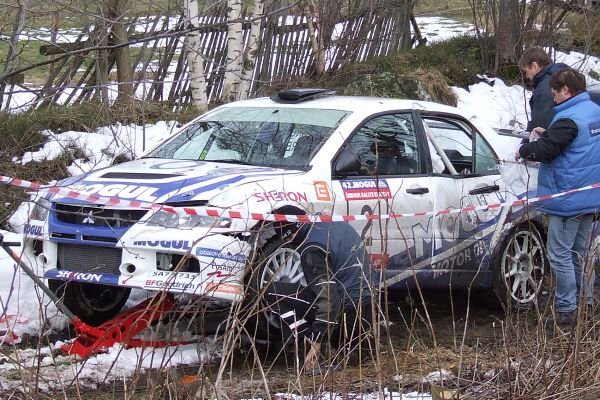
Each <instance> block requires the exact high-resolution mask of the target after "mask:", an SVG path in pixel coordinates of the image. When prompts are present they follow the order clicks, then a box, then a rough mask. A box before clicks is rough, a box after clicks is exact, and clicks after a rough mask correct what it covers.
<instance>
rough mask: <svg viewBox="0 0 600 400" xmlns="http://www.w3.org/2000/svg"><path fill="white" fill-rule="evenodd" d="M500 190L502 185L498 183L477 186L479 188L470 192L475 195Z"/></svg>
mask: <svg viewBox="0 0 600 400" xmlns="http://www.w3.org/2000/svg"><path fill="white" fill-rule="evenodd" d="M498 190H500V186H498V185H489V186H484V187H480V188H477V189H473V190H470V191H469V194H471V195H474V194H485V193H493V192H497V191H498Z"/></svg>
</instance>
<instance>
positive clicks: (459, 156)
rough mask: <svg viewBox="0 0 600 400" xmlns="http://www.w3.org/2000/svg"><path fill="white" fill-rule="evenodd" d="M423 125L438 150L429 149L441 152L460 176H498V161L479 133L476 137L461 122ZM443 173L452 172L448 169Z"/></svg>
mask: <svg viewBox="0 0 600 400" xmlns="http://www.w3.org/2000/svg"><path fill="white" fill-rule="evenodd" d="M423 122H424V125H425V129H426V130H427V135H428V138H429V141H430V142H435V146H432V143H429V145H430V146H432V147H435V148H438V149H441V150H442V151H443V152H444V154H445V155H446V157H447V158H448V161H449V162H450V164H452V167H454V169H455V170H456V172H457V173H458V174H461V175H468V174H481V175H486V174H490V173H496V172H497V168H496V166H497V165H498V157H497V156H496V154H495V153H494V150H493V149H492V148H491V146H490V145H489V144H488V143H487V142H486V141H485V139H484V138H483V136H481V134H480V133H479V132H477V131H475V134H473V133H472V129H471V127H470V126H467V125H466V124H465V123H464V122H461V121H459V120H451V119H447V118H423ZM473 142H474V143H473ZM473 149H475V155H473ZM432 151H435V150H432ZM436 154H437V153H436ZM432 160H433V156H432ZM443 173H452V171H449V168H446V169H444V171H443Z"/></svg>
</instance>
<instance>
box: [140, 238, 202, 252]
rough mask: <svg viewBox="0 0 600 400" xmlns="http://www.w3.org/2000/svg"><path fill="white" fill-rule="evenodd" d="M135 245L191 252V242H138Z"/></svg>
mask: <svg viewBox="0 0 600 400" xmlns="http://www.w3.org/2000/svg"><path fill="white" fill-rule="evenodd" d="M133 245H134V246H141V247H142V246H143V247H160V248H163V249H175V250H189V249H190V248H191V247H190V241H189V240H136V241H134V242H133Z"/></svg>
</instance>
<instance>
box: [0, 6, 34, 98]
mask: <svg viewBox="0 0 600 400" xmlns="http://www.w3.org/2000/svg"><path fill="white" fill-rule="evenodd" d="M28 8H29V0H23V4H21V7H19V14H18V15H17V18H16V20H15V24H14V29H13V34H12V36H11V38H10V45H9V48H8V54H7V56H6V64H5V65H4V75H5V76H6V75H7V74H8V73H10V72H11V71H12V67H13V63H14V61H15V58H16V57H17V54H18V51H17V45H18V43H19V36H20V35H21V31H23V25H25V14H26V13H27V9H28ZM5 89H6V81H5V80H2V81H0V109H1V108H2V104H3V100H4V90H5ZM10 98H11V96H10V94H9V96H8V100H7V107H6V108H9V107H10V104H9V103H10Z"/></svg>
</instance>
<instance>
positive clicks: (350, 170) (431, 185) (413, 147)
mask: <svg viewBox="0 0 600 400" xmlns="http://www.w3.org/2000/svg"><path fill="white" fill-rule="evenodd" d="M517 144H518V139H516V138H513V137H506V136H500V135H498V134H497V133H496V132H495V131H494V130H492V129H489V128H486V127H483V126H475V125H474V124H473V123H472V122H470V121H469V120H468V119H467V118H466V117H465V116H463V115H462V114H461V113H460V112H459V111H458V110H457V109H456V108H453V107H448V106H444V105H440V104H435V103H428V102H421V101H411V100H395V99H383V98H367V97H342V96H335V95H332V93H330V92H328V91H326V90H321V89H302V90H300V89H298V90H289V91H285V92H280V93H279V94H278V95H275V96H273V97H272V98H260V99H254V100H247V101H239V102H234V103H231V104H226V105H223V106H221V107H218V108H216V109H214V110H212V111H210V112H208V113H206V114H204V115H202V116H200V117H199V118H197V119H195V120H194V121H192V122H190V123H189V124H187V125H186V126H184V127H183V128H182V129H181V131H179V132H178V133H176V134H174V135H173V136H171V137H169V138H168V139H166V140H165V141H164V142H163V143H161V144H160V145H159V146H157V147H156V148H154V149H152V150H151V151H150V152H148V153H147V154H146V155H145V156H144V157H142V158H140V159H137V160H134V161H130V162H126V163H123V164H120V165H115V166H111V167H108V168H104V169H100V170H96V171H92V172H90V173H87V174H84V175H81V176H77V177H73V178H70V179H67V180H65V181H62V182H60V186H63V187H68V188H69V189H70V190H72V191H77V192H79V193H80V194H81V195H80V196H78V197H75V196H62V195H54V196H50V195H45V196H43V197H40V198H38V200H37V205H36V207H35V208H34V209H33V212H32V214H31V217H30V222H29V224H28V225H27V226H26V228H25V236H26V239H27V240H26V241H27V243H28V245H29V246H30V247H31V250H32V251H33V252H34V254H35V255H36V260H37V262H38V264H39V265H38V266H39V267H40V268H42V269H43V271H44V274H45V277H46V278H48V279H49V284H50V286H51V288H52V289H53V290H54V291H55V292H56V293H58V294H59V295H60V296H64V297H63V298H64V301H65V303H66V305H67V306H68V307H69V308H70V309H71V310H72V311H73V312H74V313H75V314H77V315H78V316H79V317H80V318H81V319H82V320H83V321H84V322H87V323H91V324H98V323H100V322H103V321H105V320H107V319H109V318H111V317H112V316H114V315H115V314H116V313H117V312H118V311H119V310H120V309H121V307H122V306H123V305H124V303H125V301H126V300H127V298H128V296H129V293H130V290H131V288H142V289H149V290H156V291H169V292H174V293H185V294H190V295H197V296H201V297H204V298H206V299H209V300H210V299H213V300H214V299H216V300H225V301H231V302H237V301H240V300H241V299H243V298H244V293H245V282H248V278H247V277H248V276H249V275H251V274H256V273H257V272H256V271H260V274H263V275H262V276H261V280H259V281H261V282H263V281H266V279H267V278H269V279H271V278H273V279H280V280H288V281H291V282H302V280H303V275H302V269H301V268H299V258H298V257H297V254H296V255H294V249H293V248H289V246H287V247H283V248H280V249H276V250H273V246H268V245H269V243H272V242H273V241H276V240H280V239H281V238H278V237H277V230H276V229H274V228H276V227H277V224H278V222H277V221H272V222H269V221H264V220H262V217H260V215H264V214H278V213H280V210H282V209H283V210H285V214H307V215H311V216H312V215H354V216H356V215H386V214H391V213H395V214H400V215H396V217H395V218H365V219H362V220H358V221H354V222H349V223H351V224H352V226H353V227H354V228H355V229H356V231H357V232H358V233H359V234H360V235H361V237H362V238H363V239H364V242H365V244H366V246H367V248H368V250H369V252H370V255H371V264H372V268H378V269H380V270H381V272H382V274H381V275H382V277H383V278H382V285H384V286H385V287H387V288H412V287H415V285H416V284H417V283H418V285H419V286H420V288H448V287H449V285H452V288H474V289H477V288H479V289H490V290H491V289H495V291H496V292H497V293H500V294H501V295H503V296H506V299H508V300H509V301H510V302H511V303H512V304H516V305H527V304H530V303H532V302H533V301H534V300H535V298H536V295H537V293H538V291H539V288H540V285H541V282H542V278H543V276H544V274H545V272H546V270H547V265H546V257H545V248H544V245H543V239H542V231H543V228H542V225H541V224H540V223H539V222H538V220H537V219H536V218H535V217H533V216H532V215H531V213H529V212H526V211H527V210H526V209H524V208H523V207H502V206H497V205H498V204H500V203H504V202H511V201H513V200H514V199H516V198H517V197H518V196H521V195H523V194H524V193H515V192H514V190H512V188H510V187H506V185H505V184H504V183H503V181H502V180H501V177H500V174H499V168H498V167H499V165H500V164H501V161H500V157H501V156H504V155H506V154H507V153H511V152H513V151H514V149H515V148H516V146H517ZM531 181H532V182H534V181H535V177H532V179H531ZM532 189H535V188H532ZM102 196H108V197H112V198H114V199H118V200H119V201H118V202H117V201H114V202H108V203H105V204H100V203H99V202H94V201H93V200H94V199H95V198H99V197H102ZM81 199H84V200H81ZM140 202H146V203H153V204H155V205H156V204H159V205H164V206H165V207H166V206H168V207H173V208H175V209H176V210H178V211H179V212H176V213H173V212H170V211H171V210H168V211H167V210H161V209H156V208H152V209H149V208H147V207H143V208H140V207H139V206H136V205H138V204H141V203H140ZM482 205H491V207H489V208H487V209H476V210H474V209H472V207H478V206H482ZM195 207H196V208H198V207H203V208H204V209H206V208H208V209H211V210H213V214H212V215H213V216H201V215H194V214H195V213H193V212H187V211H186V210H192V209H194V208H195ZM455 209H463V211H462V212H460V213H457V212H447V211H448V210H455ZM214 210H217V211H219V212H220V211H223V212H225V211H226V212H227V217H224V216H223V215H221V214H219V212H217V213H216V214H215V213H214ZM290 210H291V211H292V212H290ZM236 211H237V212H239V216H240V218H235V212H236ZM439 211H442V212H441V213H440V212H439ZM232 212H234V213H233V218H232ZM278 218H279V217H278ZM278 218H275V219H276V220H277V219H278ZM265 248H269V249H270V250H269V252H270V254H267V255H266V257H264V258H261V259H259V258H257V257H256V254H259V253H260V252H261V250H263V251H264V249H265Z"/></svg>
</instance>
